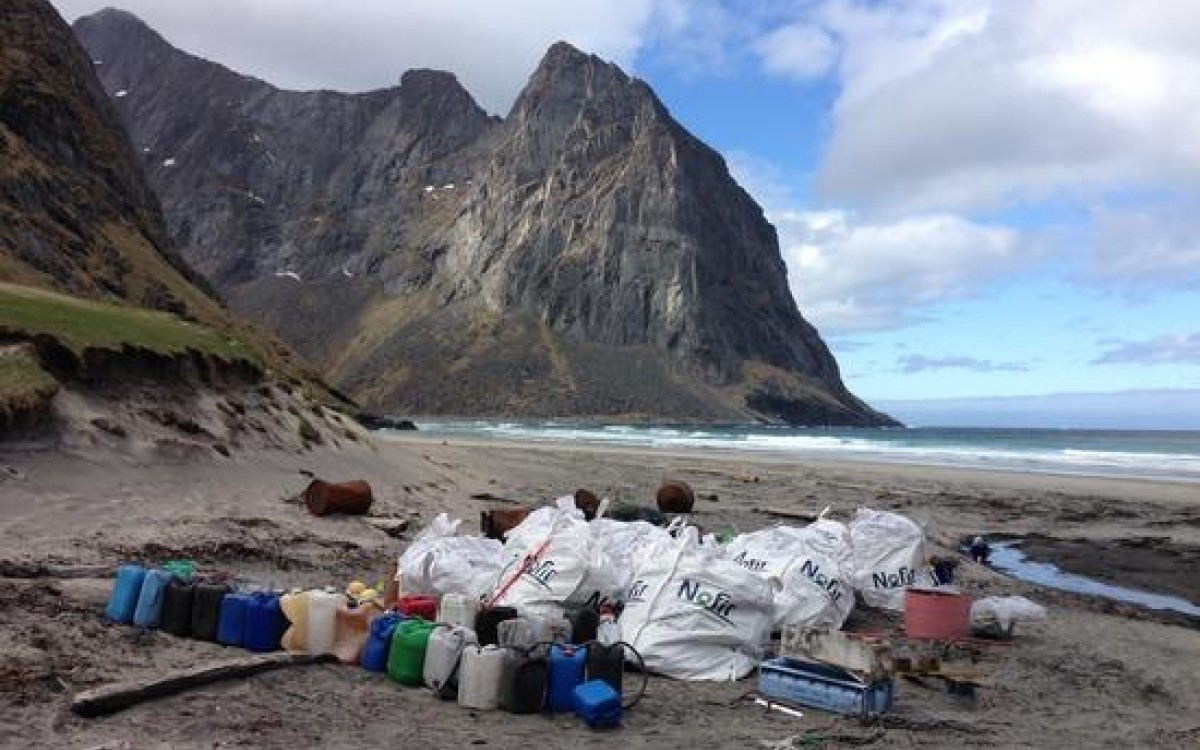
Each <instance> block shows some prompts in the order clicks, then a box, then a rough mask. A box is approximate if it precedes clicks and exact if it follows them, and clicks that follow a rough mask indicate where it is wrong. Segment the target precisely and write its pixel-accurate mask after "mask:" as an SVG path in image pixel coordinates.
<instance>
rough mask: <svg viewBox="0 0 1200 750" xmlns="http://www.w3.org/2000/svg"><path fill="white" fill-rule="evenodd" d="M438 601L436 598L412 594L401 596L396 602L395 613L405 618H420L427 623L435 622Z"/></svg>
mask: <svg viewBox="0 0 1200 750" xmlns="http://www.w3.org/2000/svg"><path fill="white" fill-rule="evenodd" d="M437 610H438V600H437V597H436V596H426V595H424V594H413V595H409V596H402V597H400V600H399V601H397V602H396V611H397V612H399V613H400V614H402V615H404V616H405V617H420V618H421V619H422V620H426V621H428V622H436V621H437Z"/></svg>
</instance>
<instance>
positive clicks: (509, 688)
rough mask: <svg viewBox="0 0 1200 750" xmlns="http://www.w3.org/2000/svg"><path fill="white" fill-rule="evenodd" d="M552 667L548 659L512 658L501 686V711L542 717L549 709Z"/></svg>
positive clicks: (539, 656)
mask: <svg viewBox="0 0 1200 750" xmlns="http://www.w3.org/2000/svg"><path fill="white" fill-rule="evenodd" d="M549 682H550V664H549V662H547V661H546V657H544V656H541V655H529V654H523V653H516V652H514V653H513V654H511V655H510V657H509V663H508V664H507V665H505V669H504V675H503V678H502V680H501V684H500V708H502V709H504V710H505V711H508V712H509V713H514V714H536V713H540V712H541V711H542V709H543V708H545V706H546V689H547V686H548V685H549Z"/></svg>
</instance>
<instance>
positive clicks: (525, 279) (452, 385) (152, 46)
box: [76, 11, 890, 425]
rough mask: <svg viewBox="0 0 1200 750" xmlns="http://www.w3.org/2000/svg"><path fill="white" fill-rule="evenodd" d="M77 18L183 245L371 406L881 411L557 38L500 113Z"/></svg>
mask: <svg viewBox="0 0 1200 750" xmlns="http://www.w3.org/2000/svg"><path fill="white" fill-rule="evenodd" d="M76 33H77V34H78V35H79V37H80V39H81V40H82V41H83V42H84V44H85V45H86V46H87V48H88V49H89V51H90V53H91V55H92V56H93V58H95V59H96V60H97V61H98V62H97V69H98V70H99V72H100V74H101V76H102V78H103V80H104V83H105V87H106V88H107V90H108V91H109V93H110V95H111V96H113V97H114V102H115V104H116V106H117V108H118V110H119V111H120V112H121V114H122V116H123V117H124V120H125V123H126V125H127V127H128V128H129V130H130V132H131V134H132V137H133V141H134V143H135V146H136V147H137V149H138V150H139V153H140V154H141V158H142V163H143V165H144V166H145V168H146V170H147V172H148V174H149V175H150V180H151V183H152V185H153V186H154V188H155V190H156V191H157V192H158V194H159V195H160V196H161V198H162V201H163V205H164V208H165V211H166V216H167V221H168V225H169V227H170V231H171V234H172V236H173V237H174V239H175V240H176V242H177V243H178V247H179V248H180V251H181V252H182V254H183V255H184V257H185V258H186V259H187V260H188V261H189V262H191V263H192V264H194V265H195V266H196V267H197V268H198V269H199V270H200V271H201V272H202V273H204V275H205V276H206V277H207V278H208V279H210V280H211V281H212V282H213V284H214V285H215V286H216V287H217V288H218V289H219V290H220V291H221V293H222V294H223V295H225V297H226V299H227V300H228V301H229V304H230V305H231V306H233V307H234V308H235V309H237V310H239V311H241V312H243V313H245V314H247V315H249V316H251V317H253V318H254V319H257V320H259V321H262V322H265V323H267V324H268V325H270V326H272V327H273V328H275V330H277V331H278V332H279V333H280V334H281V335H282V336H283V337H284V338H285V339H286V340H288V341H289V342H291V343H293V344H294V345H296V346H297V347H299V348H300V349H301V350H302V351H303V352H304V353H305V354H307V355H308V356H309V357H310V358H311V359H312V360H313V361H314V362H316V363H318V364H319V365H320V366H321V367H322V368H323V369H324V371H325V372H326V373H327V374H328V375H329V376H330V377H332V378H333V379H334V381H335V382H336V383H337V384H338V385H339V387H341V388H342V389H343V390H345V391H347V392H349V393H350V394H351V395H353V396H355V397H356V398H358V399H359V400H360V401H362V402H363V403H364V405H366V406H368V407H370V408H372V409H375V410H384V411H393V412H396V411H400V412H406V413H417V414H433V413H440V414H459V415H467V414H478V415H489V414H490V415H500V414H504V415H517V416H593V417H594V416H609V417H617V418H624V419H632V418H655V419H662V418H670V419H700V420H724V421H745V420H747V419H755V418H757V419H770V420H779V421H793V422H801V423H806V424H857V425H870V424H886V423H889V422H890V420H888V418H887V417H885V416H883V415H880V414H878V413H876V412H874V411H872V410H871V409H870V408H869V407H868V406H866V405H865V404H863V403H862V402H861V401H859V400H858V399H856V398H855V397H854V396H853V395H851V394H850V393H849V392H848V391H847V390H846V389H845V387H844V386H843V385H842V383H841V380H840V376H839V374H838V369H837V364H836V362H835V361H834V359H833V357H832V356H831V354H830V353H829V351H828V349H827V348H826V346H825V345H824V343H823V342H822V341H821V339H820V337H819V336H818V334H817V332H816V331H815V330H814V329H813V328H812V326H810V325H809V324H808V323H807V322H806V321H805V320H804V319H803V318H802V317H801V315H800V313H799V311H798V310H797V308H796V305H795V303H794V301H793V300H792V297H791V294H790V292H789V290H788V287H787V282H786V272H785V268H784V265H783V262H782V260H781V257H780V254H779V248H778V240H777V238H776V235H775V231H774V229H773V228H772V227H771V226H770V224H769V223H768V222H767V221H766V220H765V218H764V216H763V214H762V211H761V209H760V208H759V207H758V206H757V205H756V204H755V203H754V201H753V199H751V198H750V196H749V195H747V194H746V193H745V191H743V190H742V189H741V188H740V187H739V186H738V185H737V184H736V182H735V181H734V180H733V179H732V178H731V177H730V175H729V172H728V170H727V168H726V166H725V164H724V162H723V160H722V159H721V157H720V156H719V155H718V154H717V153H716V152H714V151H713V150H712V149H710V148H708V147H707V146H705V145H704V144H703V143H701V142H700V141H698V140H697V139H696V138H695V137H693V136H692V135H691V134H689V133H688V132H687V131H686V130H684V129H683V128H682V127H681V126H680V125H679V124H678V123H677V122H675V120H674V119H673V118H672V117H671V116H670V114H669V113H668V112H667V111H666V109H665V107H664V106H663V105H662V103H661V102H660V101H659V100H658V99H657V97H656V96H655V95H654V93H653V92H652V91H651V90H650V89H649V87H647V86H646V85H645V84H644V83H643V82H641V81H638V80H636V79H631V78H629V77H628V76H626V75H625V74H624V73H623V72H622V71H621V70H620V69H619V68H617V67H616V66H614V65H611V64H609V63H606V62H604V61H602V60H600V59H599V58H597V57H595V56H590V55H586V54H584V53H581V52H580V51H578V50H576V49H574V48H573V47H571V46H570V45H567V44H563V43H560V44H556V45H554V46H553V47H552V48H551V49H550V50H549V52H548V53H547V55H546V56H545V58H544V60H543V61H542V63H541V65H540V66H539V67H538V69H537V70H536V71H535V73H534V74H533V76H532V77H531V79H530V81H529V83H528V85H527V86H526V87H525V89H524V91H523V92H522V93H521V95H520V97H519V98H518V100H517V102H516V103H515V105H514V106H513V108H512V111H511V112H510V113H509V114H508V116H507V117H505V118H504V119H503V120H499V119H496V118H492V117H489V116H487V114H486V113H484V112H483V111H482V110H481V109H480V108H479V107H478V106H476V105H475V103H474V102H473V101H472V100H471V98H470V96H469V94H467V92H466V91H465V90H464V89H463V88H462V87H461V86H460V85H459V84H458V82H457V81H456V80H455V79H454V77H453V76H451V75H450V74H447V73H438V72H434V71H410V72H408V73H406V74H405V75H404V76H403V77H402V78H401V80H400V83H399V85H398V86H395V87H393V88H389V89H384V90H380V91H374V92H368V93H363V94H337V93H333V92H327V91H323V92H287V91H280V90H278V89H275V88H273V87H271V86H269V85H268V84H266V83H263V82H261V81H257V80H254V79H250V78H246V77H244V76H241V75H238V74H236V73H234V72H232V71H230V70H228V69H226V68H223V67H221V66H219V65H215V64H213V63H209V62H206V61H204V60H201V59H199V58H195V57H192V56H190V55H187V54H185V53H183V52H180V51H178V50H175V49H174V48H172V47H171V46H170V45H169V44H168V43H167V42H166V41H165V40H163V39H162V38H161V37H160V36H158V35H157V34H156V33H155V32H154V31H152V30H151V29H149V28H148V27H146V26H145V25H144V24H142V23H141V22H140V21H138V20H137V19H136V18H134V17H132V16H130V15H129V14H126V13H121V12H117V11H103V12H101V13H98V14H96V15H94V16H90V17H86V18H83V19H80V20H79V21H78V22H77V24H76Z"/></svg>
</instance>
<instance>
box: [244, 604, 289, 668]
mask: <svg viewBox="0 0 1200 750" xmlns="http://www.w3.org/2000/svg"><path fill="white" fill-rule="evenodd" d="M287 625H288V622H287V618H286V617H284V616H283V610H282V609H281V608H280V607H279V594H276V593H267V592H257V593H254V594H251V595H250V600H249V601H248V602H247V603H246V629H245V633H244V636H243V645H245V647H246V648H248V649H249V650H251V651H256V652H259V653H263V652H267V651H275V650H276V649H278V648H279V641H280V640H282V639H283V632H284V631H285V630H286V629H287Z"/></svg>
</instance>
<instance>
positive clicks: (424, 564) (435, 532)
mask: <svg viewBox="0 0 1200 750" xmlns="http://www.w3.org/2000/svg"><path fill="white" fill-rule="evenodd" d="M461 524H462V521H461V520H456V521H451V520H450V517H449V516H447V515H446V514H445V513H442V514H440V515H438V517H437V518H435V519H433V522H432V523H430V524H429V526H428V527H426V528H425V529H424V530H423V531H422V532H421V533H420V535H418V536H417V538H416V539H414V540H413V542H412V544H410V545H409V546H408V549H406V550H405V551H404V554H402V555H400V563H399V566H398V568H397V570H396V579H397V580H398V581H400V583H401V588H402V589H403V591H404V593H406V594H435V595H438V596H441V595H444V594H451V593H454V594H467V595H470V596H472V597H474V598H478V597H480V596H482V595H483V594H485V593H487V592H488V591H489V590H491V587H492V584H493V583H495V580H496V576H497V575H498V574H499V572H500V568H501V566H502V565H503V561H504V557H503V545H502V544H500V542H498V541H496V540H495V539H484V538H482V537H477V536H459V533H458V527H459V526H460V525H461Z"/></svg>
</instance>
